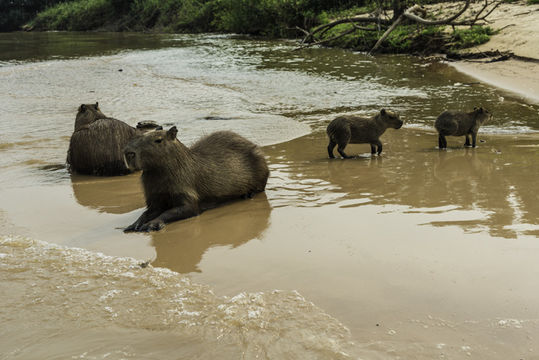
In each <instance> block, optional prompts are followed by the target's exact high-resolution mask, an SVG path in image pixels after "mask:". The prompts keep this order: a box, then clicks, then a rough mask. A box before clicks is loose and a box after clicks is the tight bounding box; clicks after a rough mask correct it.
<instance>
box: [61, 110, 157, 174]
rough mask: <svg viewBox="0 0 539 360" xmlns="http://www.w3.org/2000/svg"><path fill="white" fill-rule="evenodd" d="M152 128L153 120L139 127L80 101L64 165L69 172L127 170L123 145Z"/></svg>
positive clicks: (84, 172) (124, 171)
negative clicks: (108, 115)
mask: <svg viewBox="0 0 539 360" xmlns="http://www.w3.org/2000/svg"><path fill="white" fill-rule="evenodd" d="M152 128H159V125H157V124H155V123H153V122H147V123H144V126H143V127H142V128H140V129H135V128H134V127H132V126H130V125H128V124H126V123H124V122H123V121H120V120H117V119H113V118H109V117H107V116H106V115H105V114H103V113H102V112H101V110H100V109H99V104H98V103H95V104H82V105H81V106H80V107H79V109H78V111H77V116H76V118H75V129H74V131H73V134H72V135H71V140H70V141H69V150H68V152H67V165H68V168H69V170H70V171H71V172H75V173H79V174H85V175H98V176H112V175H125V174H128V173H130V172H131V171H130V170H129V169H127V167H126V166H125V162H124V160H123V149H124V147H125V146H126V145H127V143H128V142H129V140H131V139H132V138H133V137H135V136H137V135H140V134H142V133H144V132H145V131H148V130H150V129H152Z"/></svg>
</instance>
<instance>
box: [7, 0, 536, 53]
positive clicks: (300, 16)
mask: <svg viewBox="0 0 539 360" xmlns="http://www.w3.org/2000/svg"><path fill="white" fill-rule="evenodd" d="M60 1H62V0H20V1H19V2H17V4H18V5H13V4H14V3H15V1H14V0H0V10H2V9H4V10H6V12H5V13H2V14H1V15H0V30H4V31H5V30H11V29H13V27H14V26H16V27H17V26H18V27H20V26H21V25H22V24H23V23H22V22H21V21H23V20H24V21H27V20H28V13H32V12H34V13H36V14H37V15H35V16H34V17H33V19H32V20H31V21H29V22H28V26H27V27H28V28H31V29H35V30H65V31H87V30H107V31H152V32H185V33H195V32H224V33H240V34H251V35H260V36H266V37H298V36H303V33H301V32H299V31H298V30H297V27H300V28H303V29H312V28H314V27H316V26H318V25H322V24H327V23H330V22H331V21H332V20H334V19H342V18H349V17H352V16H356V15H358V14H365V13H371V12H373V11H375V10H376V9H377V8H378V6H380V4H382V5H383V6H384V8H387V9H391V8H393V9H396V10H397V11H400V10H402V9H404V8H406V7H407V6H409V5H410V4H411V3H412V1H411V0H383V1H382V0H377V1H374V0H63V2H60ZM437 1H438V0H421V1H420V2H421V3H423V4H425V3H432V2H437ZM506 1H507V0H506ZM529 1H533V2H539V0H529ZM8 3H9V4H10V5H11V6H7V5H6V4H8ZM8 10H9V11H8ZM10 11H11V12H10ZM13 11H15V12H13ZM23 12H24V13H25V14H27V15H25V16H22V15H21V14H22V13H23ZM6 14H8V15H6ZM6 19H9V21H10V25H9V26H4V27H3V28H2V27H1V26H2V24H3V23H2V20H4V21H5V20H6ZM14 24H18V25H14ZM365 26H367V27H368V29H363V30H359V29H355V28H353V27H352V25H350V24H341V25H338V26H336V27H334V28H331V29H329V30H327V31H325V32H322V35H321V38H319V39H317V40H323V41H324V40H326V41H327V40H329V39H332V38H336V39H334V40H332V41H330V42H327V43H326V45H328V46H336V47H342V48H351V49H355V50H360V51H368V50H370V49H371V48H372V47H373V46H374V44H375V43H376V42H377V40H378V39H379V38H380V36H381V35H382V34H383V32H384V27H382V28H381V29H379V28H378V27H377V25H376V24H370V25H369V24H365V25H362V27H365ZM347 30H350V33H349V34H347V35H345V36H342V37H339V36H338V35H339V34H341V33H342V32H343V31H347ZM492 34H493V31H492V29H491V28H489V27H481V26H473V27H471V28H466V29H461V28H459V29H455V30H454V31H452V32H451V31H449V32H448V28H445V27H443V26H421V25H418V24H410V23H409V22H408V23H403V25H400V26H398V27H397V28H396V29H395V30H394V31H393V32H392V33H391V34H390V35H389V37H388V38H387V39H386V40H385V41H384V42H383V43H382V44H381V46H380V48H379V51H381V52H390V53H423V54H428V53H432V52H444V51H446V52H450V51H454V50H455V49H462V48H466V47H470V46H475V45H479V44H482V43H484V42H486V41H488V39H489V38H490V36H491V35H492Z"/></svg>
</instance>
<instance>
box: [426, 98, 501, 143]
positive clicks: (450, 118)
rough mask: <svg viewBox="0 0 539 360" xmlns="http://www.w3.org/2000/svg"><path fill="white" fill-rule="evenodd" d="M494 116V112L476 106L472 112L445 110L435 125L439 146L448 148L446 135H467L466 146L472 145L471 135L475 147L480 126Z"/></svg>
mask: <svg viewBox="0 0 539 360" xmlns="http://www.w3.org/2000/svg"><path fill="white" fill-rule="evenodd" d="M491 118H492V114H491V113H490V112H488V111H487V110H486V109H483V108H482V107H480V108H474V110H473V111H472V112H469V113H466V112H461V111H444V112H443V113H441V114H440V115H439V116H438V118H437V119H436V122H435V123H434V127H435V128H436V130H438V147H439V148H440V149H445V148H447V140H446V138H445V137H446V136H465V137H466V141H465V143H464V146H470V136H471V138H472V144H471V146H472V147H475V142H476V139H477V131H478V130H479V127H480V126H481V125H482V124H483V123H484V122H485V121H489V120H490V119H491Z"/></svg>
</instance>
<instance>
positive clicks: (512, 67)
mask: <svg viewBox="0 0 539 360" xmlns="http://www.w3.org/2000/svg"><path fill="white" fill-rule="evenodd" d="M475 6H476V7H478V6H479V4H475ZM488 19H489V21H490V22H491V23H490V24H489V26H490V27H492V28H493V29H494V30H497V31H498V33H497V34H496V35H493V36H492V37H491V39H490V41H489V42H487V43H485V44H482V45H479V46H477V47H475V48H473V49H469V50H466V52H470V51H471V52H486V51H496V50H498V51H500V52H512V53H513V54H515V56H517V57H520V58H526V59H530V60H531V61H525V60H522V59H510V60H507V61H498V62H488V61H489V59H487V60H484V61H481V60H474V61H460V62H452V63H451V65H453V66H454V67H455V68H456V69H457V70H459V71H461V72H463V73H466V74H467V75H470V76H472V77H474V78H476V79H478V80H479V81H481V82H484V83H487V84H490V85H493V86H496V87H499V88H502V89H505V90H508V91H510V92H512V93H514V94H517V95H518V96H520V97H522V98H523V99H525V100H527V101H531V102H535V103H537V102H539V36H537V34H538V33H539V5H526V2H525V1H519V2H516V3H512V4H506V3H504V4H502V5H500V6H499V7H498V8H497V9H496V10H495V11H494V12H493V13H492V14H491V15H490V16H489V18H488Z"/></svg>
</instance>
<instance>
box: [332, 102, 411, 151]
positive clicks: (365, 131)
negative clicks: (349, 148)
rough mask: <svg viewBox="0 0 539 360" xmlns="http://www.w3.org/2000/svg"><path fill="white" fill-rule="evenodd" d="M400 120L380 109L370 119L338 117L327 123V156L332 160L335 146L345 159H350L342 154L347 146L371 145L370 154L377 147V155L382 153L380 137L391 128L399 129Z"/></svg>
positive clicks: (397, 116) (392, 113) (396, 116)
mask: <svg viewBox="0 0 539 360" xmlns="http://www.w3.org/2000/svg"><path fill="white" fill-rule="evenodd" d="M402 123H403V122H402V120H401V119H400V117H399V115H398V114H396V113H394V112H392V111H389V110H385V109H382V110H380V112H379V113H378V114H376V115H375V116H373V117H371V118H366V117H361V116H354V115H345V116H339V117H338V118H336V119H334V120H333V121H332V122H330V123H329V125H328V127H327V130H326V132H327V134H328V137H329V145H328V155H329V157H330V158H332V159H333V158H334V157H335V156H334V155H333V149H334V148H335V146H336V145H338V147H337V151H338V152H339V154H341V156H342V157H343V158H345V159H349V158H352V157H353V156H348V155H346V154H345V152H344V148H345V147H346V145H348V144H371V154H375V153H376V150H377V149H376V147H378V155H380V154H381V153H382V143H381V142H380V136H381V135H382V134H383V133H384V132H385V131H386V129H387V128H389V127H391V128H394V129H400V128H401V126H402Z"/></svg>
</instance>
